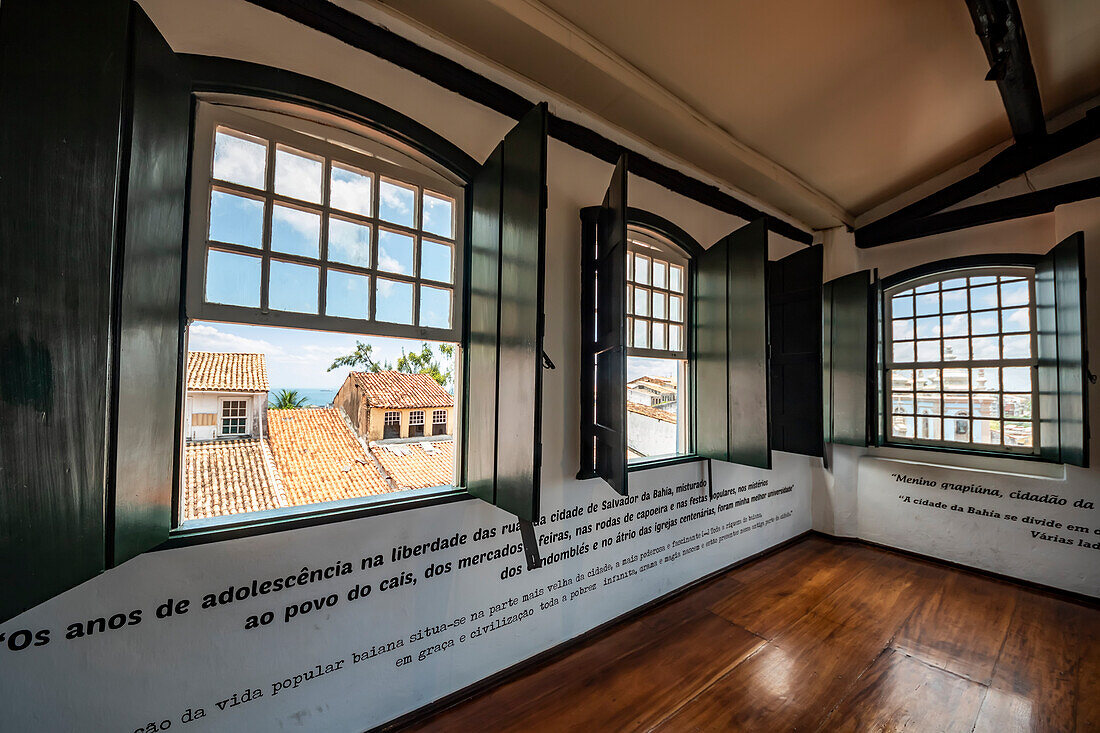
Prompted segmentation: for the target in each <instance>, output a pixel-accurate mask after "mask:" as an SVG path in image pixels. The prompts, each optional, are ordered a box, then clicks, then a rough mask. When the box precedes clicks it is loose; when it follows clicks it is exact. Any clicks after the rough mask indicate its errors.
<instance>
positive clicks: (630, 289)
mask: <svg viewBox="0 0 1100 733" xmlns="http://www.w3.org/2000/svg"><path fill="white" fill-rule="evenodd" d="M626 312H627V313H629V314H633V313H634V286H633V285H631V284H630V283H627V284H626Z"/></svg>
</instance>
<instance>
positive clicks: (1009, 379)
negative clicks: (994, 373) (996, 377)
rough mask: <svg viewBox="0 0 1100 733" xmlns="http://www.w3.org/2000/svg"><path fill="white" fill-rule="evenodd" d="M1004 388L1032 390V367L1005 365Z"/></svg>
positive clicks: (1011, 390) (1015, 390)
mask: <svg viewBox="0 0 1100 733" xmlns="http://www.w3.org/2000/svg"><path fill="white" fill-rule="evenodd" d="M1004 384H1005V386H1004V388H1005V391H1006V392H1030V391H1031V367H1005V368H1004Z"/></svg>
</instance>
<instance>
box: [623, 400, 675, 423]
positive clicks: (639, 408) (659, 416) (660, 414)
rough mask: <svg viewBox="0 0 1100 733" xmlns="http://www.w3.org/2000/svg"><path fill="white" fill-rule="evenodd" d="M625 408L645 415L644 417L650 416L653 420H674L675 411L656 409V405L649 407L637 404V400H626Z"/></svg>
mask: <svg viewBox="0 0 1100 733" xmlns="http://www.w3.org/2000/svg"><path fill="white" fill-rule="evenodd" d="M626 409H628V410H630V411H631V412H633V413H636V414H638V415H645V416H646V417H652V418H653V419H655V420H660V421H662V422H671V423H674V422H676V413H675V412H667V411H665V410H658V409H657V408H656V407H649V406H647V405H639V404H638V403H637V402H627V403H626Z"/></svg>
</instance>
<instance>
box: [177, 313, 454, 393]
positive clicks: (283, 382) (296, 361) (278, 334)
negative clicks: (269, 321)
mask: <svg viewBox="0 0 1100 733" xmlns="http://www.w3.org/2000/svg"><path fill="white" fill-rule="evenodd" d="M357 340H358V341H362V342H364V343H369V344H372V345H373V346H374V358H375V359H376V360H378V361H391V362H396V361H397V357H399V356H400V355H401V349H402V348H404V349H405V350H406V351H419V350H420V349H421V348H422V346H423V344H424V342H423V341H420V340H410V339H395V338H382V337H380V336H364V335H362V334H360V335H354V334H344V333H329V332H325V331H303V330H298V329H293V328H272V327H270V326H245V325H241V324H236V323H210V322H207V321H195V322H194V323H192V324H191V328H190V330H189V331H188V342H187V346H188V349H190V350H191V351H222V352H245V353H257V354H266V355H267V374H268V380H269V381H270V382H271V386H272V388H273V389H281V388H284V387H293V388H298V389H336V388H338V387H339V386H340V385H341V384H342V383H343V381H344V377H345V376H346V375H347V373H348V372H349V371H351V370H350V369H348V368H346V367H343V368H340V369H336V370H334V371H331V372H329V371H327V369H328V367H329V365H330V364H332V361H333V359H335V358H337V357H339V356H343V355H344V354H350V353H351V352H352V351H354V350H355V342H356V341H357ZM435 351H436V357H437V358H439V359H440V360H441V361H442V362H443V363H444V364H445V365H446V360H445V359H442V357H441V356H440V354H439V351H438V349H436V350H435Z"/></svg>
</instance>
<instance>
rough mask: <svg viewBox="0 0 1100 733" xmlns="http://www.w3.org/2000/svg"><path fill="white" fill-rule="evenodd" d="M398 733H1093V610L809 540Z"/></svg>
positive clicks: (1097, 722) (1098, 655)
mask: <svg viewBox="0 0 1100 733" xmlns="http://www.w3.org/2000/svg"><path fill="white" fill-rule="evenodd" d="M408 730H422V731H462V732H463V733H466V732H468V731H493V732H494V733H496V732H499V731H524V732H525V733H526V732H529V731H555V732H557V731H619V730H632V731H657V732H658V733H669V732H671V731H760V732H765V733H767V732H770V731H787V730H798V731H819V730H820V731H902V730H904V731H964V732H969V731H994V732H995V733H1010V732H1012V731H1074V730H1076V731H1100V610H1097V609H1096V608H1090V607H1087V606H1083V605H1079V604H1076V603H1073V602H1071V601H1067V600H1063V599H1060V598H1056V597H1054V596H1052V595H1048V594H1044V593H1041V592H1037V591H1032V590H1028V589H1025V588H1021V587H1018V586H1016V585H1013V584H1010V583H1006V582H1001V581H998V580H994V579H991V578H988V577H984V576H980V575H977V574H972V573H968V572H965V571H961V570H955V569H952V568H949V567H946V566H942V565H938V564H934V563H931V562H924V561H921V560H918V559H914V558H910V557H907V556H903V555H899V554H895V553H891V552H887V551H884V550H878V549H874V548H869V547H866V546H863V545H858V544H851V543H839V542H833V541H830V540H827V539H824V538H820V537H810V538H807V539H805V540H803V541H801V542H799V543H797V544H795V545H792V546H789V547H787V548H785V549H783V550H780V551H779V552H777V553H775V554H772V555H769V556H767V557H764V558H762V559H760V560H757V561H755V562H752V563H749V564H747V565H744V566H742V567H740V568H737V569H735V570H732V571H730V572H728V573H726V574H724V575H722V576H720V577H718V578H716V579H714V580H712V581H710V582H708V583H707V584H705V585H702V586H700V587H698V588H696V589H693V590H691V591H689V592H688V593H686V594H684V595H681V596H679V597H677V598H675V599H673V600H671V601H669V602H667V603H665V604H663V605H661V606H659V607H657V608H655V609H652V610H650V611H648V612H647V613H645V615H643V616H641V617H638V618H635V619H633V620H630V621H628V622H625V623H623V624H620V625H618V626H616V627H614V628H612V629H610V630H608V631H607V632H606V633H603V634H601V635H600V636H599V637H597V638H595V639H592V640H590V641H588V642H586V643H585V644H583V645H581V646H579V647H576V648H573V649H571V650H570V651H568V652H567V653H565V654H563V655H561V656H559V657H557V658H555V659H554V660H552V661H551V662H549V663H548V664H546V665H543V666H540V667H538V668H537V669H535V670H533V671H531V672H529V673H527V674H525V675H523V676H521V677H518V678H515V679H513V680H511V681H509V682H506V683H505V684H503V685H501V686H499V687H497V688H495V689H492V690H490V691H488V692H486V693H485V694H483V695H480V696H479V697H476V698H474V699H472V700H469V701H466V702H464V703H462V704H460V705H458V706H456V707H453V708H450V709H449V710H445V711H443V712H442V713H440V714H438V715H436V716H435V717H433V718H431V719H428V720H427V721H424V722H421V723H419V724H417V725H415V726H414V727H412V728H409V729H408Z"/></svg>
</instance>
